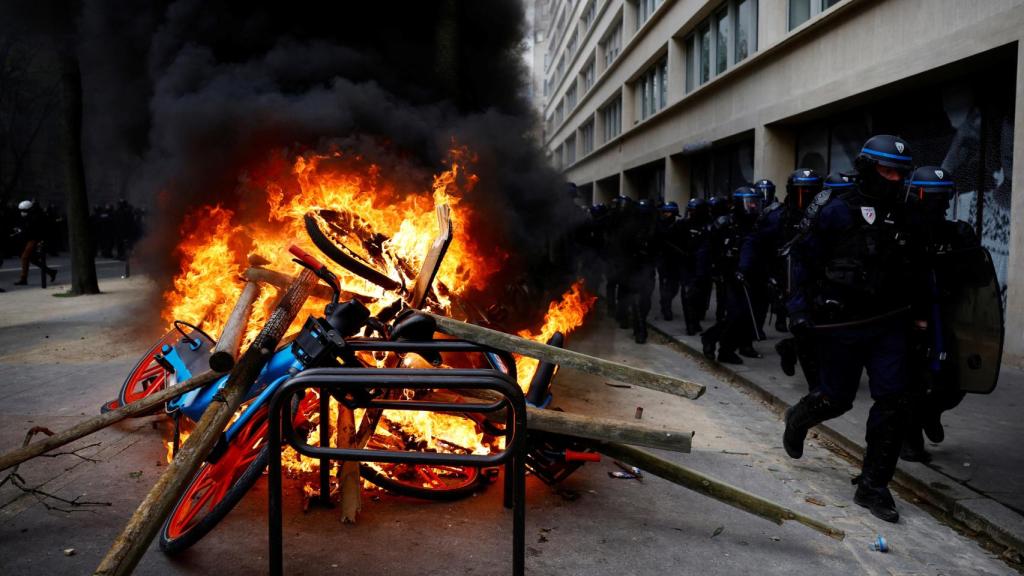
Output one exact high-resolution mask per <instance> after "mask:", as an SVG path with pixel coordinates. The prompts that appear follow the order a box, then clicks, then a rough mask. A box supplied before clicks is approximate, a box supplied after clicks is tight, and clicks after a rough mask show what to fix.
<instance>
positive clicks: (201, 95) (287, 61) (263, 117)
mask: <svg viewBox="0 0 1024 576" xmlns="http://www.w3.org/2000/svg"><path fill="white" fill-rule="evenodd" d="M273 4H274V6H272V7H262V6H260V5H259V4H254V3H251V2H245V3H243V2H206V1H200V0H178V1H175V2H164V3H143V5H142V6H145V7H144V8H138V7H136V6H134V5H133V9H132V13H131V14H129V13H128V11H126V10H125V9H124V6H123V3H122V2H117V1H115V0H98V1H93V2H88V3H84V6H83V12H82V14H81V18H80V26H79V29H80V33H81V34H80V37H81V41H80V48H81V50H80V54H81V62H82V69H83V77H84V83H85V86H84V89H85V94H86V122H87V125H86V131H85V132H86V134H87V135H88V136H87V140H86V148H87V159H88V169H89V175H90V181H91V182H98V181H101V180H103V178H108V179H109V178H110V175H109V174H110V172H111V171H115V172H117V173H118V174H119V175H120V181H122V182H123V183H124V188H125V192H126V194H127V195H128V196H129V197H130V198H131V199H132V201H133V202H135V203H138V204H144V205H146V204H148V205H149V206H151V207H152V210H151V213H150V217H149V222H150V227H151V238H150V240H149V243H148V249H149V251H150V252H149V256H150V258H148V259H149V260H150V261H151V262H155V263H160V264H163V266H162V267H161V266H158V267H157V268H156V269H155V270H151V272H154V273H156V274H157V275H158V276H161V277H166V273H167V271H168V267H167V264H168V261H169V256H166V255H169V254H170V253H171V248H172V246H173V245H174V243H175V240H176V238H177V233H178V227H179V226H180V223H181V221H182V217H183V214H184V213H185V211H186V210H188V208H190V207H192V206H196V205H198V204H213V203H216V202H219V203H221V204H224V205H226V206H229V207H238V206H239V205H242V204H244V203H246V202H247V201H251V200H253V199H252V198H251V197H247V194H251V192H247V191H246V188H245V187H244V186H240V185H239V182H240V178H243V177H244V175H245V174H246V172H247V170H250V169H252V167H253V166H257V165H260V163H261V162H264V161H265V160H266V159H267V158H268V157H272V156H273V155H275V154H277V155H280V154H282V153H284V154H289V153H299V152H301V151H305V150H316V149H324V148H326V147H329V146H340V147H343V148H346V149H350V150H353V151H355V152H357V153H359V154H361V155H363V156H364V157H367V158H368V159H371V160H372V161H374V162H377V163H379V164H380V165H382V166H383V167H384V168H385V169H389V168H390V169H393V170H394V178H395V179H397V180H399V181H401V180H403V179H405V180H407V181H408V182H409V185H410V186H412V185H415V184H417V183H420V182H422V183H423V185H426V184H428V183H429V176H430V173H431V172H435V171H437V170H438V169H439V167H440V166H441V165H442V161H443V159H444V158H445V156H446V155H447V153H448V150H449V149H450V148H451V145H452V142H453V139H454V141H455V142H458V143H459V144H461V145H465V146H468V147H469V148H470V149H471V150H472V151H473V152H474V153H476V155H477V157H478V161H477V163H476V164H475V165H474V166H473V170H474V172H475V173H476V174H477V175H478V176H479V177H480V180H479V185H478V186H477V188H476V189H475V190H474V192H473V196H472V198H468V199H467V200H468V201H470V202H472V203H473V206H474V209H475V210H478V211H483V212H484V213H485V214H486V215H487V218H488V221H489V222H493V224H494V226H493V228H491V231H490V234H492V235H493V236H494V237H493V238H490V239H488V240H489V241H493V242H498V243H501V244H502V245H504V246H507V247H509V248H511V249H512V250H513V251H514V252H513V256H514V258H513V260H514V261H517V262H515V263H517V264H518V266H517V267H518V268H520V269H529V268H530V267H534V268H536V269H543V268H540V267H539V266H538V262H539V261H546V260H549V259H550V258H549V254H550V253H552V250H550V245H551V243H552V240H553V239H554V238H557V236H558V235H559V234H561V233H563V232H564V230H565V229H566V228H567V227H566V222H569V221H571V220H572V219H574V218H577V217H578V216H577V213H578V211H576V210H575V209H574V207H573V205H572V200H571V198H570V197H568V196H567V194H566V192H565V185H564V182H563V181H562V180H561V178H560V177H559V175H558V174H557V173H556V172H555V171H554V170H553V169H551V168H550V167H548V165H547V164H546V162H545V160H544V158H543V155H542V153H541V151H540V149H539V148H538V146H537V144H536V143H535V142H534V141H533V140H532V137H531V133H533V132H534V130H535V126H534V122H535V119H534V116H533V112H532V110H531V108H530V107H529V105H528V103H527V102H526V100H525V97H524V94H523V91H524V87H525V86H526V84H527V81H526V78H525V76H524V74H525V70H524V69H523V66H522V59H521V57H520V47H521V42H522V39H523V37H524V21H523V13H522V7H521V4H520V2H518V1H515V0H503V1H488V2H455V1H453V0H441V1H436V2H406V3H391V2H370V3H363V2H359V3H356V2H333V3H328V2H289V3H273ZM139 10H141V12H140V11H139ZM420 189H421V190H422V189H424V188H423V187H422V186H421V187H420ZM152 199H156V201H151V200H152Z"/></svg>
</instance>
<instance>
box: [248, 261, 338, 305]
mask: <svg viewBox="0 0 1024 576" xmlns="http://www.w3.org/2000/svg"><path fill="white" fill-rule="evenodd" d="M242 277H244V278H245V279H246V281H247V282H259V283H261V284H270V285H271V286H273V287H275V288H278V289H280V290H285V289H287V288H288V286H290V285H291V283H292V277H291V276H289V275H287V274H284V273H282V272H278V271H277V270H270V269H268V268H255V267H253V268H246V269H245V272H244V273H243V274H242ZM311 295H312V296H314V297H316V298H320V299H321V300H330V299H331V296H332V294H331V289H330V288H329V287H327V285H325V284H317V285H316V286H314V287H313V291H312V292H311ZM353 297H354V295H353V294H350V293H348V292H342V293H341V299H342V300H348V299H349V298H353Z"/></svg>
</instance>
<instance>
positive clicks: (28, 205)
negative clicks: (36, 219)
mask: <svg viewBox="0 0 1024 576" xmlns="http://www.w3.org/2000/svg"><path fill="white" fill-rule="evenodd" d="M32 206H33V204H32V201H31V200H22V201H21V202H19V203H18V210H21V211H22V212H28V211H29V210H31V209H32Z"/></svg>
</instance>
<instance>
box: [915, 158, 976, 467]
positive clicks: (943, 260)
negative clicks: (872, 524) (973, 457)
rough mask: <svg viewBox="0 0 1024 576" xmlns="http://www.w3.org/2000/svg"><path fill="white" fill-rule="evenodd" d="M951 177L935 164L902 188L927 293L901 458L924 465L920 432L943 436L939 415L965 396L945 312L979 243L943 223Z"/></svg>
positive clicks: (961, 228)
mask: <svg viewBox="0 0 1024 576" xmlns="http://www.w3.org/2000/svg"><path fill="white" fill-rule="evenodd" d="M955 190H956V188H955V183H954V180H953V175H952V174H951V173H950V172H949V171H948V170H944V169H942V168H940V167H938V166H922V167H920V168H918V169H917V170H915V171H914V173H913V175H911V177H910V180H909V182H908V184H907V196H906V199H907V204H908V215H907V217H908V220H909V221H910V222H911V229H912V238H913V240H914V242H915V244H916V245H918V246H919V247H920V248H921V250H922V251H923V253H924V261H925V263H926V270H925V275H926V281H927V284H928V290H926V291H925V293H924V298H925V299H926V300H927V310H926V311H925V312H926V315H925V316H924V317H923V318H919V319H918V320H919V321H918V322H916V323H915V325H914V327H913V329H912V330H911V338H910V384H911V387H912V395H913V399H914V401H913V402H912V404H911V414H910V418H909V420H908V425H907V430H906V436H905V437H904V440H903V449H902V451H901V453H900V457H901V458H902V459H903V460H906V461H908V462H928V461H929V460H931V455H930V454H929V453H928V452H927V451H926V450H925V448H924V438H923V436H922V431H923V432H924V434H925V435H927V436H928V439H929V440H931V441H932V442H935V443H939V442H942V440H943V439H944V438H945V432H944V430H943V428H942V422H941V415H942V413H943V412H945V411H946V410H951V409H953V408H955V407H956V406H957V405H959V404H960V401H961V400H963V398H964V392H963V391H961V390H960V387H959V386H958V382H957V375H956V367H955V359H954V358H953V350H954V347H953V345H952V342H951V339H952V335H951V330H950V327H949V326H946V325H945V324H946V322H945V320H946V318H945V317H946V316H947V314H946V311H947V310H948V309H949V308H950V307H952V306H953V305H954V303H955V300H956V298H957V294H958V290H959V288H961V287H962V286H963V285H964V283H965V281H968V280H965V278H970V277H971V267H970V266H969V265H968V266H965V265H962V264H963V262H962V261H961V260H962V256H964V255H966V254H967V253H968V252H969V251H970V250H971V249H974V248H977V247H979V246H980V245H981V243H980V242H979V240H978V237H977V235H976V234H975V233H974V229H973V228H972V227H971V226H970V225H969V224H967V223H966V222H962V221H950V220H947V219H946V212H947V211H948V210H949V203H950V200H951V199H952V198H953V195H954V193H955Z"/></svg>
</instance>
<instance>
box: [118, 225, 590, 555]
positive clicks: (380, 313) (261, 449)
mask: <svg viewBox="0 0 1024 576" xmlns="http://www.w3.org/2000/svg"><path fill="white" fill-rule="evenodd" d="M303 222H304V224H305V227H306V231H307V232H308V233H309V235H310V237H311V239H312V241H313V243H314V245H316V246H317V247H318V248H319V249H320V250H321V251H322V252H323V253H325V254H326V255H327V256H328V257H330V258H331V259H332V260H334V261H335V262H336V263H337V264H339V265H341V266H342V268H344V269H345V270H346V271H348V272H350V273H351V274H352V275H355V276H356V277H358V279H362V280H364V281H366V282H370V283H372V284H374V285H376V286H380V287H381V288H383V289H384V290H385V291H386V292H389V293H393V294H401V295H402V296H403V298H401V299H397V300H395V301H394V302H392V303H391V304H390V305H388V306H383V307H379V306H378V307H377V313H376V314H373V313H371V311H370V309H369V308H368V307H367V305H366V304H364V302H366V303H367V304H370V305H373V304H375V303H376V301H379V300H380V298H374V299H372V300H373V301H370V299H368V298H366V297H365V296H363V297H360V295H358V294H353V293H351V292H348V291H345V290H343V289H342V286H343V285H344V283H343V282H342V280H341V279H340V278H339V276H337V275H335V274H334V273H333V272H331V271H330V270H329V269H328V268H327V267H325V266H323V265H321V264H320V263H319V262H317V261H316V260H315V259H314V258H313V257H311V256H309V255H308V254H306V253H305V252H304V251H302V250H301V249H299V248H297V247H292V249H291V253H292V254H293V255H295V256H297V259H296V260H295V261H296V262H298V263H299V264H300V265H302V266H304V267H306V268H308V269H310V270H312V271H314V273H315V274H316V275H317V276H318V277H319V278H320V279H321V280H322V281H323V282H324V283H325V284H327V286H328V287H329V288H330V291H331V297H330V301H329V303H328V304H326V306H325V307H324V309H323V313H322V315H315V316H314V315H311V316H310V317H309V318H308V319H307V320H306V322H305V324H304V325H303V327H302V329H301V330H300V331H299V332H298V333H297V334H295V335H294V339H293V340H292V341H291V342H290V344H288V345H286V346H283V347H281V348H280V349H278V350H277V352H275V353H274V355H273V357H272V358H271V359H270V361H269V362H268V363H267V364H266V366H265V367H264V369H263V370H262V372H261V373H260V375H259V377H258V378H257V379H256V381H255V382H253V383H252V385H251V386H250V387H249V390H248V392H247V393H246V402H245V404H244V405H243V407H242V409H240V410H239V412H238V413H237V414H236V416H235V418H234V420H233V421H232V423H231V424H230V426H229V427H228V428H227V429H226V430H225V431H224V433H223V435H222V437H221V439H220V441H219V442H218V444H217V445H216V447H215V448H214V450H213V451H212V453H211V455H210V456H209V457H208V458H207V459H206V462H204V463H203V465H202V466H201V468H200V469H199V472H198V473H197V474H196V475H195V477H194V478H193V479H192V481H191V483H190V484H189V485H188V487H187V488H186V490H185V493H184V495H183V496H182V497H181V498H180V499H179V500H178V502H177V504H176V505H175V507H174V509H173V511H172V513H171V515H170V516H169V517H168V519H167V520H166V522H165V523H164V526H163V528H162V530H161V532H160V544H161V548H162V549H163V550H164V551H165V552H167V553H172V554H173V553H176V552H180V551H182V550H184V549H186V548H188V547H189V546H191V545H192V544H194V543H195V542H197V541H198V540H199V539H201V538H202V537H203V536H204V535H205V534H207V533H208V532H209V531H210V530H211V529H212V528H213V527H214V526H216V524H217V523H218V522H219V521H220V520H221V519H223V518H224V517H225V516H226V515H227V514H228V512H230V510H231V509H232V508H233V507H234V506H235V505H236V504H237V503H238V502H239V501H240V500H241V499H242V497H243V496H244V494H245V493H246V492H247V491H248V489H249V488H251V487H252V485H253V484H255V482H256V481H257V480H258V479H259V477H260V476H261V474H262V472H263V470H264V469H265V468H266V466H267V462H268V459H269V457H270V456H269V454H268V453H267V448H268V447H267V442H266V440H265V437H266V433H267V429H268V423H269V422H268V414H267V402H268V400H269V398H270V397H271V396H272V395H273V393H274V392H275V391H276V390H277V389H278V388H279V387H280V386H281V385H282V384H283V383H284V382H286V381H287V380H288V379H290V378H291V377H293V376H294V375H296V374H298V373H299V372H301V371H303V370H305V369H307V368H310V367H324V366H352V367H388V366H390V367H394V366H397V365H400V364H401V365H403V366H414V365H424V366H428V365H432V366H440V365H442V364H444V365H448V364H450V363H454V364H459V363H460V362H463V363H464V362H466V361H467V359H466V358H457V357H451V356H446V357H445V358H444V359H442V358H441V357H440V356H435V355H433V354H429V353H424V354H422V355H421V357H414V355H407V356H400V355H397V354H390V355H381V354H378V355H374V354H359V355H357V354H353V353H352V352H350V351H347V350H346V349H345V342H346V340H349V339H352V338H354V337H357V335H358V334H359V333H360V332H361V333H362V337H363V338H364V339H365V338H367V337H376V338H377V339H379V340H381V341H395V340H399V341H401V340H410V341H424V340H426V341H429V340H430V339H432V338H433V336H434V332H433V329H432V328H431V327H430V326H429V325H428V323H425V322H424V320H423V317H422V316H417V315H415V314H414V313H413V312H414V310H416V309H418V308H420V307H432V308H435V309H443V308H444V307H445V306H446V305H451V302H452V300H456V301H457V299H458V297H457V295H455V294H453V292H452V291H450V290H448V289H447V287H446V286H445V285H444V283H443V282H441V281H436V279H435V277H436V275H437V273H438V270H439V269H440V267H441V263H442V261H443V259H444V255H445V252H446V251H447V249H448V247H449V245H450V244H451V242H452V231H451V228H450V225H449V219H448V209H447V207H446V206H445V207H442V208H439V210H438V222H439V227H440V229H441V233H440V234H439V235H438V236H437V237H436V238H435V241H434V242H433V243H432V245H431V249H430V250H429V251H428V253H427V255H426V257H425V258H424V259H423V262H422V267H421V269H420V272H419V274H417V275H416V276H415V277H414V276H413V275H412V272H413V270H412V268H413V265H412V264H410V263H409V262H408V261H406V260H403V259H402V258H400V257H396V256H395V254H394V252H393V251H392V250H388V249H382V245H383V244H385V243H386V242H388V240H389V239H387V238H382V237H381V235H379V234H376V233H374V232H373V231H372V228H371V227H370V225H369V224H368V223H367V222H365V221H364V220H363V219H361V218H359V217H358V216H355V215H354V214H352V213H350V212H338V211H335V210H319V211H312V212H310V213H307V214H306V215H305V216H304V218H303ZM396 278H397V280H396ZM356 282H358V280H357V281H356ZM351 284H352V280H349V281H348V285H349V286H351ZM343 296H345V297H348V298H349V299H348V300H347V301H345V302H341V300H342V297H343ZM353 296H354V297H353ZM569 296H570V298H569V300H568V302H569V303H570V305H573V306H576V307H577V309H579V308H580V307H581V306H582V309H583V313H585V311H586V308H589V306H590V305H591V304H592V299H589V301H588V300H587V299H586V298H585V297H583V296H582V294H581V292H580V289H579V287H578V286H577V287H575V288H574V290H573V291H571V292H570V293H569ZM458 304H460V305H462V306H465V303H458ZM552 311H554V312H555V314H554V316H555V317H556V318H557V319H558V320H557V321H556V322H555V323H553V324H552V326H554V327H555V328H557V327H558V322H561V323H563V324H564V323H565V318H566V317H567V312H566V311H564V310H561V309H560V308H559V307H557V306H553V307H552ZM577 313H578V314H579V312H578V311H577ZM581 318H582V314H579V318H578V319H581ZM578 319H577V320H576V322H577V323H578ZM572 327H575V325H570V326H566V327H565V328H572ZM565 328H563V329H565ZM551 336H552V339H551V341H552V342H557V343H559V344H560V343H561V339H562V335H561V332H558V331H557V330H555V331H553V333H552V334H551ZM215 346H216V342H214V340H213V338H211V337H210V336H209V335H208V334H206V332H204V331H203V330H202V329H201V328H200V327H199V326H197V325H193V324H190V323H188V322H185V321H181V320H175V321H174V328H173V329H172V330H171V331H170V332H168V333H167V334H166V335H164V336H163V337H162V338H161V339H160V340H159V341H158V342H157V343H156V344H155V345H154V347H153V348H152V349H150V350H149V351H148V352H147V353H146V355H145V356H144V357H143V359H142V360H141V361H140V362H139V364H138V365H137V366H136V367H135V368H134V369H133V370H132V372H131V373H130V375H129V377H128V378H127V379H126V381H125V383H124V385H123V386H122V388H121V390H120V392H119V394H118V398H117V399H116V400H114V401H111V402H110V403H108V404H106V405H104V406H103V409H104V410H110V409H113V408H116V407H117V406H119V405H123V404H127V403H129V402H133V401H136V400H138V399H140V398H144V397H146V396H148V395H150V394H153V393H155V392H156V391H159V390H161V389H163V388H165V387H172V386H174V385H175V384H176V383H177V382H180V381H184V380H187V379H188V378H190V377H191V376H193V375H194V374H196V373H197V371H198V370H201V369H203V368H205V366H206V365H207V364H209V358H210V352H211V351H212V350H213V349H214V347H215ZM479 362H480V360H479V359H478V360H477V363H479ZM482 362H484V364H485V365H486V366H489V367H491V368H493V369H495V370H498V371H501V372H503V373H505V374H508V375H510V376H512V377H513V378H516V377H519V380H520V381H521V382H523V381H524V378H523V377H522V376H528V375H529V374H530V372H529V370H530V368H532V367H534V366H536V368H535V369H534V371H533V377H532V378H531V379H530V381H529V387H528V389H527V394H528V397H529V398H530V399H531V402H532V403H533V404H534V405H538V406H546V405H547V402H549V401H550V384H551V377H552V375H553V373H554V369H555V367H554V366H552V365H550V364H547V365H545V364H538V363H536V362H532V363H530V362H522V363H520V364H521V365H520V366H519V367H518V368H519V370H518V371H517V363H516V359H515V358H514V357H512V356H511V355H508V354H497V353H488V354H484V358H483V359H482ZM524 365H525V366H524ZM225 380H226V377H225V378H222V379H221V380H219V381H218V382H216V383H214V384H211V385H209V386H206V387H204V388H200V389H198V390H194V391H191V392H189V393H186V394H183V395H182V396H180V397H178V398H176V399H174V400H173V401H171V402H169V403H168V404H167V405H166V407H165V410H166V412H167V413H168V414H170V415H172V417H173V418H174V421H175V440H174V442H173V444H174V446H175V447H176V446H177V444H178V442H179V432H180V431H181V430H182V429H183V428H185V427H186V426H185V425H187V423H188V422H192V421H197V420H198V419H199V418H200V417H201V416H202V414H203V412H204V411H205V409H206V408H207V407H208V406H209V405H210V403H211V402H213V401H214V399H215V398H216V396H217V394H218V393H219V390H220V388H221V387H222V386H223V385H224V382H225ZM524 383H525V382H524ZM437 393H438V392H436V391H434V392H429V391H428V394H437ZM421 394H422V392H421ZM424 399H429V398H428V397H424ZM322 400H324V399H321V398H319V396H318V395H317V394H316V393H315V392H312V391H311V392H308V393H307V394H306V395H305V397H303V398H301V399H296V400H295V401H294V402H293V406H292V411H291V412H292V419H293V422H292V424H293V426H295V427H296V428H297V429H299V430H302V431H304V432H305V433H306V434H308V435H310V436H311V437H315V436H316V434H315V432H314V431H315V430H316V429H317V428H318V427H319V426H320V425H321V424H322V423H321V421H320V420H321V418H320V416H321V415H323V414H325V413H333V411H324V410H321V409H320V403H321V401H322ZM339 400H340V401H342V402H344V399H339ZM331 401H332V403H333V402H334V401H335V399H331ZM357 416H358V421H359V426H358V430H357V436H358V438H359V443H360V445H364V446H367V447H369V448H371V449H373V448H377V449H401V450H413V451H428V452H429V451H435V452H450V453H463V454H469V453H487V452H488V451H490V450H496V449H500V446H501V444H502V442H503V436H504V430H503V427H502V426H501V425H500V424H496V423H492V422H489V421H488V420H486V419H484V418H480V417H471V416H470V415H468V414H436V413H430V414H427V413H423V414H420V415H419V416H416V415H413V416H412V420H410V417H409V416H408V415H407V414H405V413H395V414H382V413H381V411H380V410H366V411H364V412H363V413H362V414H357ZM424 419H425V420H424ZM416 420H420V421H416ZM424 428H427V431H426V433H425V434H424ZM535 438H536V440H537V442H536V447H535V449H534V450H532V451H531V457H530V459H529V464H530V467H531V468H532V469H533V470H534V471H535V472H536V473H537V474H538V476H539V477H541V478H542V479H543V480H545V481H546V482H556V481H560V480H561V479H563V478H564V477H565V476H567V475H568V473H570V472H571V471H572V470H574V469H575V468H576V467H578V466H579V465H581V464H582V462H583V461H586V460H593V459H595V458H596V454H592V453H590V452H589V451H588V450H586V449H585V448H583V447H582V446H577V445H576V444H575V443H573V442H570V441H568V440H567V439H563V438H559V437H557V436H555V435H544V436H543V437H542V436H540V435H535ZM289 461H290V462H291V463H292V464H293V469H294V470H297V471H306V472H310V471H311V468H312V466H313V464H312V463H311V462H310V461H305V462H304V461H303V460H302V459H300V458H298V457H295V456H292V457H289ZM360 472H361V474H362V476H363V477H364V478H365V479H366V480H367V481H369V482H371V483H373V484H376V485H377V486H379V487H381V488H384V489H386V490H388V491H390V492H393V493H396V494H400V495H406V496H413V497H419V498H427V499H441V500H446V499H455V498H460V497H463V496H466V495H468V494H471V493H473V492H475V491H477V490H479V489H481V488H482V487H483V486H485V485H486V484H487V483H488V480H489V478H490V476H491V474H490V473H489V472H488V471H486V470H481V469H480V468H477V467H466V466H462V467H460V466H436V465H425V464H416V465H410V464H374V465H363V466H362V467H361V470H360Z"/></svg>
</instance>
